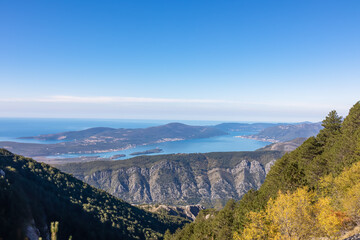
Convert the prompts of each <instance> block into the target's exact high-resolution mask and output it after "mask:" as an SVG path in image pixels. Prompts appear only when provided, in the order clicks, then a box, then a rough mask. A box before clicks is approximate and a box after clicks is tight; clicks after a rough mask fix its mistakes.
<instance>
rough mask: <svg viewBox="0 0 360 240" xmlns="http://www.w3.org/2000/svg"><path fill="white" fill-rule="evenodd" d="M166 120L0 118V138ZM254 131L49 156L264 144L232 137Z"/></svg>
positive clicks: (248, 147) (199, 150)
mask: <svg viewBox="0 0 360 240" xmlns="http://www.w3.org/2000/svg"><path fill="white" fill-rule="evenodd" d="M169 122H174V121H169V120H132V119H120V120H118V119H41V118H38V119H35V118H0V141H16V142H32V143H56V142H61V141H39V140H31V139H18V137H24V136H36V135H40V134H50V133H58V132H64V131H78V130H83V129H87V128H91V127H112V128H146V127H152V126H158V125H162V124H167V123H169ZM178 122H182V123H185V124H189V125H198V126H205V125H207V126H208V125H216V124H219V123H221V122H215V121H178ZM255 133H256V132H244V131H242V132H230V133H229V135H224V136H218V137H211V138H203V139H190V140H183V141H175V142H163V143H157V144H152V145H146V146H137V147H135V148H131V149H127V150H123V151H116V152H107V153H96V154H63V155H57V156H51V157H56V158H59V157H64V158H69V157H79V156H100V157H104V158H109V157H111V156H113V155H116V154H125V155H126V157H124V158H121V159H127V158H130V157H134V156H132V155H130V154H131V153H134V152H142V151H146V150H150V149H154V148H160V149H162V150H163V151H162V152H161V153H155V154H172V153H205V152H229V151H253V150H256V149H258V148H261V147H264V146H266V145H268V144H269V142H262V141H256V140H253V139H244V138H236V137H235V136H238V135H250V134H255Z"/></svg>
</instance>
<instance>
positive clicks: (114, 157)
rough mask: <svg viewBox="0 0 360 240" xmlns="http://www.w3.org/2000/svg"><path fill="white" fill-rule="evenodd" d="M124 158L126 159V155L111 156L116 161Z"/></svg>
mask: <svg viewBox="0 0 360 240" xmlns="http://www.w3.org/2000/svg"><path fill="white" fill-rule="evenodd" d="M123 157H126V154H115V155H113V156H111V157H110V159H111V160H116V159H119V158H123Z"/></svg>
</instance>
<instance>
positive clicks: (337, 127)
mask: <svg viewBox="0 0 360 240" xmlns="http://www.w3.org/2000/svg"><path fill="white" fill-rule="evenodd" d="M322 125H323V127H324V129H322V130H321V131H320V133H319V134H318V135H317V136H316V137H310V138H309V139H308V140H306V141H305V142H304V143H303V144H302V145H301V146H300V147H299V148H297V149H296V150H295V151H293V152H291V153H288V154H285V155H284V156H283V157H282V158H281V159H280V160H278V161H277V162H276V163H275V165H274V166H273V167H272V168H271V170H270V172H269V174H268V175H267V177H266V179H265V182H264V184H263V185H262V186H261V187H260V189H259V190H258V191H249V192H248V193H247V194H245V196H244V197H243V198H242V199H241V200H240V201H239V202H234V201H229V202H228V203H227V205H226V207H225V208H224V209H223V210H221V211H219V212H216V211H213V210H207V212H203V213H201V214H200V215H199V217H198V218H197V220H196V221H195V223H192V224H189V225H187V226H186V227H185V228H183V229H182V230H179V231H177V232H176V234H174V235H171V236H170V235H167V236H166V239H313V238H315V239H318V238H322V239H340V238H342V237H345V235H344V234H345V233H346V232H348V234H349V232H350V233H356V231H357V230H356V229H357V228H356V226H358V225H359V224H360V221H359V217H358V216H359V212H360V189H359V182H360V171H359V169H360V167H359V160H360V102H358V103H356V104H355V105H354V106H353V108H352V109H351V110H350V112H349V115H348V116H347V117H346V118H345V120H344V121H342V118H341V117H339V116H338V115H337V113H336V111H332V112H330V113H329V115H328V116H327V117H326V118H325V120H324V121H323V123H322ZM354 229H355V230H354ZM351 231H352V232H351Z"/></svg>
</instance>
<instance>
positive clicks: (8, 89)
mask: <svg viewBox="0 0 360 240" xmlns="http://www.w3.org/2000/svg"><path fill="white" fill-rule="evenodd" d="M359 24H360V1H357V0H353V1H332V0H323V1H320V0H318V1H313V0H311V1H310V0H301V1H300V0H294V1H265V0H264V1H258V0H251V1H249V0H247V1H240V0H237V1H209V0H208V1H201V0H199V1H185V0H184V1H165V0H164V1H157V0H154V1H145V0H144V1H141V0H139V1H70V0H69V1H16V0H3V1H1V2H0V83H1V86H2V91H1V95H0V109H1V111H0V117H74V118H124V119H126V118H128V119H129V118H131V119H169V120H221V121H222V120H223V121H304V120H310V121H320V120H322V119H323V117H324V116H325V115H326V114H327V113H328V112H329V111H330V110H332V109H337V110H338V112H339V113H340V114H342V115H346V114H347V111H348V109H349V108H350V107H351V106H352V105H353V104H354V103H355V102H356V101H358V100H360V98H359V90H360V44H359V43H360V27H359Z"/></svg>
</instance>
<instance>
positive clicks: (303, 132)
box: [244, 123, 323, 142]
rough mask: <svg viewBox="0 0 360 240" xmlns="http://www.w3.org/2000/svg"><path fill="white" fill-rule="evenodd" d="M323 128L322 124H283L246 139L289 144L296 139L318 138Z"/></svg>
mask: <svg viewBox="0 0 360 240" xmlns="http://www.w3.org/2000/svg"><path fill="white" fill-rule="evenodd" d="M322 128H323V127H322V126H321V123H300V124H281V125H276V126H272V127H268V128H265V129H264V130H262V131H261V132H259V133H257V134H254V135H249V136H244V137H245V138H250V139H255V140H261V141H268V142H287V141H291V140H293V139H295V138H309V137H312V136H316V135H317V134H318V133H319V131H320V130H321V129H322Z"/></svg>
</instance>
